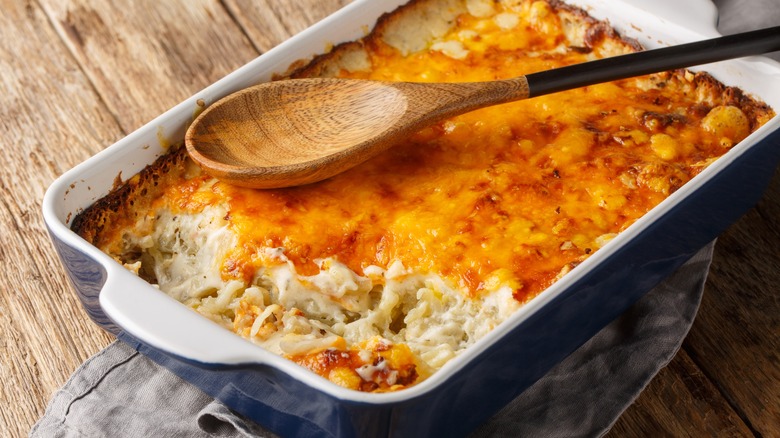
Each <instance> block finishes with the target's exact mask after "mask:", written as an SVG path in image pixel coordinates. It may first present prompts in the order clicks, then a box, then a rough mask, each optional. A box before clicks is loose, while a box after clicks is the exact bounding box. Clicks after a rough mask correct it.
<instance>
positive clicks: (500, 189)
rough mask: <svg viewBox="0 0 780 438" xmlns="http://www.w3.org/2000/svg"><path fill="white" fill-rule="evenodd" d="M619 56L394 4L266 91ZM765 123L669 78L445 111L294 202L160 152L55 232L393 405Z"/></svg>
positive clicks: (702, 83) (595, 34) (422, 3)
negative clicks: (72, 234)
mask: <svg viewBox="0 0 780 438" xmlns="http://www.w3.org/2000/svg"><path fill="white" fill-rule="evenodd" d="M636 50H640V47H639V46H638V44H636V43H635V42H633V41H629V40H626V39H623V38H621V37H620V36H619V35H618V34H617V33H616V32H615V31H614V30H612V29H611V28H610V27H609V26H608V24H607V23H605V22H601V21H597V20H595V19H593V18H591V17H589V16H588V15H587V14H586V13H585V12H583V11H582V10H580V9H576V8H574V7H571V6H568V5H566V4H565V3H563V2H560V1H556V0H416V1H412V2H411V3H409V4H407V5H405V6H403V7H401V8H399V9H398V10H396V11H395V12H393V13H391V14H388V15H386V16H384V17H383V18H382V19H381V20H380V22H379V23H378V24H377V25H376V27H375V28H374V29H373V31H371V33H370V34H368V35H367V36H366V37H365V38H363V39H361V40H359V41H355V42H351V43H347V44H342V45H339V46H337V47H335V48H334V49H333V50H332V51H330V53H328V54H325V55H323V56H320V57H317V58H315V59H313V60H311V61H308V62H306V63H303V62H302V63H301V64H300V65H298V66H294V67H292V68H291V70H290V72H288V73H287V74H286V75H285V76H286V77H312V76H339V77H353V78H364V79H373V80H382V81H431V82H434V81H438V82H448V81H449V82H453V81H483V80H492V79H499V78H508V77H513V76H518V75H522V74H528V73H532V72H536V71H540V70H545V69H551V68H555V67H558V66H563V65H567V64H573V63H580V62H585V61H588V60H592V59H596V58H602V57H608V56H613V55H618V54H623V53H627V52H631V51H636ZM304 64H305V65H304ZM772 116H773V112H772V110H771V109H770V108H769V107H767V106H766V105H765V104H763V103H761V102H758V101H756V100H754V99H752V98H751V97H750V96H747V95H746V94H744V93H742V92H741V91H740V90H738V89H736V88H731V87H727V86H724V85H722V84H720V83H719V82H717V81H716V80H714V79H713V78H712V77H711V76H709V75H708V74H706V73H691V72H689V71H684V70H680V71H674V72H667V73H662V74H655V75H649V76H644V77H640V78H637V79H629V80H621V81H617V82H613V83H607V84H602V85H594V86H589V87H585V88H582V89H577V90H572V91H567V92H562V93H558V94H554V95H549V96H544V97H539V98H534V99H530V100H526V101H521V102H517V103H511V104H505V105H500V106H495V107H491V108H486V109H482V110H479V111H475V112H472V113H468V114H465V115H462V116H459V117H455V118H452V119H450V120H447V121H444V122H442V123H439V124H438V125H435V126H432V127H430V128H426V129H424V130H422V131H420V132H418V133H416V134H415V135H413V136H411V137H410V138H408V139H407V140H405V141H403V142H401V143H400V144H398V145H397V146H396V147H394V148H392V149H390V150H388V151H387V152H385V153H383V154H382V155H380V156H377V157H375V158H373V159H371V160H369V161H368V162H366V163H364V164H362V165H360V166H358V167H356V168H353V169H351V170H349V171H347V172H346V173H344V174H341V175H338V176H335V177H333V178H330V179H328V180H326V181H323V182H320V183H316V184H311V185H307V186H302V187H295V188H287V189H275V190H252V189H245V188H240V187H235V186H231V185H229V184H226V183H223V182H220V181H219V180H216V179H214V178H212V177H210V176H209V175H207V174H206V173H204V172H202V171H201V169H200V168H198V167H197V165H195V164H194V163H193V162H192V161H191V160H190V159H189V158H188V156H187V154H186V151H185V149H184V148H183V147H173V148H171V149H170V150H169V151H168V153H166V154H165V155H163V156H162V157H160V158H159V159H158V160H157V161H156V162H155V163H154V164H152V165H150V166H149V167H148V168H146V169H145V170H144V171H142V172H141V173H140V174H138V175H135V176H133V177H131V178H130V179H128V180H127V181H125V182H124V183H122V184H121V185H120V186H119V187H117V188H116V189H115V190H114V191H113V192H112V193H110V194H109V195H107V196H106V197H105V198H103V199H101V200H99V201H98V202H96V203H95V204H94V205H93V206H91V207H90V208H88V209H87V210H85V211H84V212H82V213H81V214H80V215H78V216H77V217H76V218H75V219H74V221H73V223H72V227H73V229H74V230H75V231H76V232H77V233H78V234H80V235H81V236H83V237H84V238H85V239H86V240H88V241H90V242H91V243H92V244H94V245H96V246H97V247H98V248H100V249H101V250H102V251H104V252H106V253H107V254H109V255H111V256H112V257H113V258H115V259H116V260H117V261H118V262H119V263H122V264H123V265H125V266H126V267H127V268H128V269H131V270H133V271H134V272H136V273H137V274H138V275H139V276H141V277H143V278H144V279H146V280H148V281H149V282H150V283H151V284H153V285H156V286H157V287H158V288H159V289H160V290H161V291H162V292H164V293H166V294H168V295H170V296H172V297H174V298H176V299H177V300H179V301H181V302H182V303H184V304H185V305H187V306H189V307H191V308H192V309H193V310H194V311H196V312H199V313H200V314H202V315H204V316H205V317H207V318H210V319H211V320H213V321H214V322H215V323H217V324H219V325H221V326H223V327H225V328H226V329H228V330H231V331H234V332H235V333H237V334H238V335H240V336H242V337H244V338H246V339H247V340H249V341H251V342H253V343H256V344H258V345H260V346H262V347H263V348H266V349H268V350H270V351H272V352H275V353H277V354H280V355H282V356H284V357H286V358H289V359H290V360H292V361H294V362H296V363H298V364H300V365H302V366H304V367H306V368H308V369H310V370H312V371H313V372H315V373H317V374H319V375H321V376H323V377H325V378H327V379H329V380H330V381H332V382H334V383H336V384H338V385H343V386H345V387H348V388H353V389H356V390H360V391H393V390H398V389H402V388H405V387H409V386H411V385H414V384H416V383H419V382H421V381H422V380H424V379H425V378H426V377H428V376H430V375H431V374H432V373H434V372H435V371H436V370H437V369H439V368H441V367H442V366H443V365H444V364H445V363H447V362H448V361H449V360H451V359H452V358H454V357H456V356H457V355H458V354H459V353H460V352H461V351H463V350H464V349H466V348H468V347H469V346H470V345H472V344H473V343H474V342H475V341H477V340H478V339H480V338H481V337H483V336H484V335H485V334H486V333H488V332H490V331H491V330H493V329H494V328H495V327H496V326H497V325H498V324H500V323H501V322H502V321H504V320H505V319H506V318H507V317H508V316H510V315H512V313H513V312H515V310H516V309H518V308H519V307H520V306H522V305H523V304H524V303H526V302H528V301H529V300H531V299H533V298H534V297H535V296H537V295H538V294H539V293H541V292H542V291H543V290H544V289H545V288H547V287H548V286H550V285H551V284H552V283H553V282H555V281H556V280H557V279H559V278H561V277H562V276H564V275H566V274H567V272H569V271H570V270H571V269H573V268H574V267H576V266H577V264H579V263H581V262H582V261H583V260H585V259H586V258H587V257H589V255H591V254H593V253H594V252H595V251H598V250H599V248H601V247H602V246H604V245H605V244H606V243H607V242H609V241H610V239H612V238H614V237H615V236H616V235H617V234H619V233H620V232H621V231H623V230H625V229H626V227H628V226H630V225H631V224H632V223H633V222H635V221H636V220H637V219H638V218H640V217H641V216H642V215H644V214H645V213H646V212H647V211H648V210H650V209H652V208H653V207H654V206H655V205H657V204H658V203H659V202H661V201H662V200H663V199H665V198H666V197H667V196H669V195H670V194H671V193H673V192H674V191H675V190H677V189H679V188H680V187H681V186H682V185H683V184H685V183H686V182H687V181H689V180H690V179H691V178H693V177H694V176H696V175H697V174H698V173H699V172H701V171H702V169H704V168H705V167H707V166H708V165H709V164H710V163H712V162H713V161H714V160H717V159H718V157H720V156H722V155H723V154H724V153H726V152H728V151H729V149H730V148H731V147H732V146H733V145H735V144H736V143H738V142H739V141H741V140H742V139H743V138H745V137H746V136H747V135H749V134H750V133H751V132H752V131H754V130H755V129H756V128H758V127H759V126H760V125H761V124H763V123H764V122H766V121H767V120H769V118H771V117H772ZM616 293H617V292H616Z"/></svg>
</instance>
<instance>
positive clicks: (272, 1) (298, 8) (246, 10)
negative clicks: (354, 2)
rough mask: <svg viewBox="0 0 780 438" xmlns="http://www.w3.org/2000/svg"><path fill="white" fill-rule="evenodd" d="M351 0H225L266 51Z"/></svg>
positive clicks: (253, 40) (246, 30)
mask: <svg viewBox="0 0 780 438" xmlns="http://www.w3.org/2000/svg"><path fill="white" fill-rule="evenodd" d="M350 1H351V0H295V1H276V0H259V1H258V0H225V6H226V7H227V8H228V10H230V11H231V13H232V14H233V16H234V17H235V19H236V21H237V22H238V23H239V24H240V25H241V27H242V28H243V29H244V32H246V34H247V35H248V36H249V38H250V39H251V40H252V42H253V43H254V45H255V47H256V48H257V50H258V51H260V52H266V51H268V50H269V49H271V48H273V47H274V46H276V45H278V44H279V43H281V42H282V41H284V40H286V39H288V38H290V37H291V36H293V35H295V34H297V33H298V32H300V31H302V30H304V29H306V28H307V27H309V26H311V25H312V24H314V23H316V22H317V21H319V20H321V19H323V18H325V17H327V16H328V15H330V14H331V13H333V12H334V11H336V10H337V9H339V8H340V7H342V6H345V5H346V4H348V3H350ZM323 48H324V45H323Z"/></svg>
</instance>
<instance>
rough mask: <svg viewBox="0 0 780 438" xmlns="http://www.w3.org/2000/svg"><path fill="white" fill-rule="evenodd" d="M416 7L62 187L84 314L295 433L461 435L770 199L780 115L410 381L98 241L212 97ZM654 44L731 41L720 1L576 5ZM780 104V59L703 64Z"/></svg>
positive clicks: (334, 22) (141, 140) (256, 65)
mask: <svg viewBox="0 0 780 438" xmlns="http://www.w3.org/2000/svg"><path fill="white" fill-rule="evenodd" d="M405 1H406V0H381V1H380V0H356V1H355V2H354V3H351V4H350V5H348V6H347V7H345V8H344V9H342V10H341V11H338V12H337V13H335V14H334V15H332V16H331V17H329V18H327V19H325V20H324V21H322V22H320V23H318V24H316V25H315V26H313V27H311V28H310V29H308V30H306V31H304V32H302V33H301V34H299V35H297V36H296V37H294V38H292V39H291V40H289V41H287V42H285V43H283V44H281V45H280V46H278V47H277V48H275V49H273V50H271V51H269V52H268V53H266V54H264V55H263V56H261V57H259V58H257V59H256V60H254V61H252V62H250V63H248V64H247V65H245V66H244V67H242V68H240V69H238V70H237V71H235V72H234V73H232V74H230V75H229V76H227V77H225V78H224V79H222V80H220V81H218V82H216V83H215V84H213V85H212V86H210V87H208V88H206V89H205V90H203V91H201V92H199V93H197V94H196V95H194V96H192V97H191V98H189V99H187V100H186V101H184V102H182V103H181V104H179V105H177V106H176V107H174V108H173V109H171V110H170V111H168V112H166V113H165V114H163V115H161V116H160V117H158V118H156V119H155V120H153V121H151V122H150V123H149V124H147V125H145V126H144V127H142V128H140V129H139V130H137V131H136V132H134V133H132V134H130V135H128V136H127V137H126V138H124V139H122V140H120V141H119V142H117V143H116V144H114V145H112V146H110V147H109V148H107V149H106V150H104V151H103V152H101V153H99V154H97V155H95V156H94V157H92V158H90V159H89V160H87V161H86V162H84V163H82V164H80V165H79V166H77V167H76V168H74V169H72V170H71V171H69V172H67V173H66V174H64V175H63V176H62V177H60V178H59V179H57V180H56V181H55V182H54V183H53V184H52V185H51V187H50V188H49V190H48V191H47V193H46V195H45V198H44V202H43V213H44V218H45V222H46V224H47V226H48V228H49V231H50V235H51V238H52V241H53V242H54V245H55V247H56V249H57V251H58V253H59V255H60V257H61V259H62V262H63V265H64V266H65V269H66V271H67V273H68V275H69V277H70V279H71V281H72V283H73V285H74V289H75V290H76V292H77V294H78V295H79V298H80V299H81V301H82V303H83V305H84V308H85V310H86V312H87V313H88V314H89V315H90V317H91V318H92V319H93V320H94V321H95V322H96V323H97V324H99V325H100V326H101V327H103V328H105V329H106V330H108V331H109V332H111V333H114V334H116V335H117V336H118V337H119V338H120V339H122V340H124V341H125V342H127V343H129V344H131V345H132V346H134V347H135V348H136V349H138V350H139V351H141V352H142V353H144V354H146V355H148V356H149V357H150V358H152V359H153V360H155V361H157V362H159V363H160V364H162V365H164V366H166V367H167V368H169V369H170V370H172V371H173V372H175V373H177V374H178V375H180V376H182V377H183V378H185V379H187V380H189V381H190V382H192V383H193V384H195V385H197V386H199V387H200V388H201V389H203V390H204V391H205V392H207V393H209V394H211V395H212V396H214V397H216V398H218V399H220V400H222V401H223V402H224V403H226V404H227V405H228V406H230V407H231V408H233V409H234V410H236V411H238V412H241V413H242V414H244V415H246V416H248V417H250V418H253V419H254V420H256V421H258V422H259V423H261V424H263V425H264V426H266V427H268V428H269V429H271V430H273V431H275V432H277V433H280V434H282V435H289V436H309V435H317V436H322V435H325V436H327V435H333V436H412V435H415V436H416V435H421V436H433V435H435V436H457V435H462V434H464V433H466V432H468V431H469V430H471V429H473V428H474V427H476V426H478V425H479V424H480V423H482V422H483V421H485V420H486V419H487V418H488V417H489V416H490V415H492V414H493V413H495V412H496V411H497V410H499V409H500V408H501V407H502V406H504V405H505V404H506V403H508V402H509V401H510V400H512V399H513V398H514V397H515V396H517V395H518V394H520V393H521V392H522V391H523V390H524V389H525V388H527V387H528V386H530V385H531V384H532V383H533V382H535V381H536V380H537V379H539V378H540V377H541V376H542V375H544V373H545V372H546V371H547V370H549V369H550V368H551V367H553V366H554V365H555V364H556V363H558V362H559V361H560V360H562V359H563V358H564V357H566V356H567V355H568V354H569V353H571V352H572V351H574V350H575V349H576V348H577V347H578V346H580V345H581V344H582V343H584V342H585V341H587V340H588V339H589V338H590V337H591V336H593V335H594V334H595V333H596V332H597V331H598V330H599V329H601V328H602V327H603V326H605V325H606V324H608V323H609V322H610V321H611V320H613V319H614V318H615V317H616V316H618V315H619V314H621V313H622V312H623V311H624V310H625V309H627V308H628V307H629V306H630V305H631V304H632V303H634V302H635V301H636V300H637V299H639V298H640V297H641V296H642V295H643V294H644V293H645V292H647V291H648V290H650V289H651V288H652V287H653V286H654V285H656V284H657V283H659V282H660V281H661V280H662V279H663V278H664V277H665V276H667V275H668V274H669V273H671V272H672V271H673V270H674V269H675V268H676V267H678V266H679V265H680V264H682V263H683V262H684V261H685V260H687V259H688V258H689V257H690V256H691V255H692V254H694V253H695V252H696V251H697V250H698V249H699V248H701V247H702V246H704V245H705V244H706V243H708V242H710V241H711V240H712V239H713V238H715V237H716V236H717V235H718V234H719V233H720V232H722V231H723V230H724V229H725V228H726V227H727V226H728V225H730V224H731V223H732V222H734V221H735V220H736V219H737V218H738V217H739V216H741V215H742V214H743V213H744V212H745V211H747V210H748V209H749V208H750V207H751V206H753V205H754V204H755V203H756V202H757V201H758V199H759V198H760V196H761V194H762V192H763V190H764V189H765V187H766V185H767V183H768V181H769V178H770V177H771V175H772V173H773V171H774V169H775V167H776V165H777V163H778V161H779V160H780V147H777V143H780V133H779V130H778V127H780V119H779V118H778V117H775V118H774V119H772V120H771V121H770V122H769V123H768V124H766V125H765V126H763V127H762V128H761V129H759V130H758V131H757V132H755V133H754V134H752V135H751V136H750V137H748V138H747V139H746V140H744V141H743V142H742V143H741V144H739V145H738V146H736V147H734V148H733V149H732V150H731V151H730V152H728V153H727V154H726V156H724V157H723V158H722V159H720V160H718V161H717V162H716V163H714V164H713V165H711V166H710V167H709V168H707V169H706V170H705V171H704V172H703V173H701V174H700V175H699V176H697V177H696V178H695V179H694V180H693V181H691V182H690V183H688V184H687V185H685V186H684V187H683V188H682V189H680V190H678V191H677V192H675V193H674V194H673V195H672V196H670V197H669V198H668V199H667V200H666V201H664V202H663V203H662V204H661V205H659V206H658V207H657V208H655V209H654V210H653V211H651V212H650V213H649V214H647V215H646V216H645V217H643V218H642V219H641V220H639V221H637V222H636V223H635V224H634V225H632V226H631V227H630V228H629V229H628V230H626V231H625V232H623V233H622V234H620V235H619V236H618V237H617V238H615V239H614V240H612V241H611V242H610V243H609V244H608V245H606V246H605V247H604V248H602V249H601V250H600V251H598V252H597V253H596V254H594V255H593V256H592V257H590V258H589V259H588V260H586V261H585V262H584V263H582V264H581V265H579V266H578V267H577V268H575V269H574V270H573V271H572V272H570V273H569V274H568V275H566V276H565V277H564V278H563V279H562V280H560V281H559V282H557V283H556V284H554V285H553V286H552V287H550V288H549V289H548V290H546V291H544V292H543V293H542V294H540V295H539V296H538V297H536V298H535V299H533V300H532V301H531V302H530V303H529V304H527V305H526V306H524V307H523V308H522V309H521V310H520V311H518V312H517V313H516V314H515V315H513V316H512V317H511V318H510V319H509V320H507V321H506V322H505V323H503V324H502V325H500V326H499V327H498V328H497V329H496V330H495V331H493V332H492V333H490V334H489V335H488V336H486V337H485V338H483V339H481V340H480V341H479V342H477V343H476V344H475V345H474V346H473V347H472V348H471V349H470V350H468V351H467V352H466V353H464V354H462V355H461V356H459V357H457V358H456V359H454V360H452V361H451V362H450V363H448V364H447V365H446V366H444V368H442V369H441V370H440V371H439V372H437V373H436V374H435V375H434V376H432V377H431V378H429V379H428V380H426V381H424V382H422V383H421V384H419V385H417V386H414V387H412V388H409V389H406V390H403V391H399V392H395V393H385V394H371V393H360V392H356V391H352V390H348V389H344V388H341V387H339V386H337V385H335V384H332V383H331V382H328V381H327V380H325V379H323V378H320V377H319V376H316V375H314V374H313V373H310V372H309V371H307V370H304V369H303V368H301V367H299V366H297V365H295V364H294V363H292V362H290V361H287V360H285V359H283V358H281V357H279V356H276V355H274V354H270V353H268V352H266V351H264V350H262V349H261V348H259V347H257V346H255V345H254V344H251V343H249V342H248V341H245V340H243V339H242V338H240V337H238V336H236V335H234V334H232V333H230V332H228V331H227V330H224V329H222V328H220V327H218V326H217V325H215V324H213V323H211V322H210V321H208V320H206V319H205V318H203V317H201V316H200V315H198V314H196V313H195V312H193V311H191V310H190V309H188V308H186V307H185V306H183V305H181V304H180V303H178V302H176V301H175V300H173V299H172V298H170V297H168V296H167V295H165V294H163V293H161V292H159V291H158V290H157V289H155V288H154V287H152V286H150V285H149V284H148V283H146V282H144V281H143V280H141V279H140V278H138V277H136V276H135V275H133V274H132V273H130V272H129V271H127V270H125V269H124V268H123V267H122V266H120V265H119V264H117V263H116V262H114V261H113V260H112V259H111V258H110V257H108V256H107V255H105V254H103V253H102V252H100V251H99V250H98V249H96V248H95V247H93V246H91V245H89V244H87V243H86V242H85V241H84V240H83V239H81V238H80V237H78V236H77V235H76V234H75V233H73V232H72V231H71V230H70V229H69V225H70V221H71V219H72V218H73V217H74V216H75V215H77V214H78V213H79V212H80V211H82V210H83V209H84V208H86V207H87V206H89V205H90V204H91V203H93V202H94V201H95V200H97V199H98V198H100V197H102V196H104V195H105V194H106V193H108V192H109V190H111V188H112V187H113V186H114V181H115V178H116V176H117V175H122V176H123V177H128V176H130V175H133V174H135V173H137V172H138V171H140V170H141V169H142V168H144V167H145V166H147V165H148V164H150V163H151V162H152V161H153V160H154V159H155V158H157V157H158V156H160V155H161V154H163V153H164V152H165V147H164V145H161V144H160V141H159V138H160V137H161V136H162V137H164V138H166V139H167V140H168V141H169V142H177V141H180V140H181V139H182V138H183V134H184V131H185V129H186V127H187V126H188V124H189V123H190V122H191V121H192V118H193V113H194V112H195V110H196V109H197V108H198V101H202V102H205V103H206V104H209V103H211V102H214V101H215V100H217V99H219V98H220V97H222V96H225V95H227V94H229V93H231V92H234V91H237V90H239V89H242V88H245V87H247V86H250V85H253V84H255V83H258V82H262V81H267V80H269V79H270V78H271V76H272V75H273V74H276V73H283V72H285V71H286V70H287V68H288V66H289V65H290V64H292V63H293V62H295V61H298V60H300V59H309V58H311V57H312V56H313V55H316V54H319V53H320V52H321V51H322V50H323V49H324V47H325V44H324V43H323V42H327V43H332V44H337V43H340V42H344V41H349V40H354V39H356V38H359V37H361V36H363V35H364V33H365V29H366V26H368V27H371V26H372V25H373V24H374V22H375V21H376V19H377V18H378V17H379V16H380V15H381V14H383V13H385V12H388V11H391V10H393V9H395V8H396V7H397V6H399V5H400V4H403V3H405ZM570 3H572V4H575V5H578V6H581V7H583V8H584V9H586V10H587V11H589V12H590V13H591V14H592V15H593V16H594V17H596V18H599V19H608V20H609V22H610V23H611V24H612V25H613V26H614V27H615V28H616V29H617V30H618V31H619V32H620V33H621V34H623V35H625V36H628V37H631V38H634V39H636V40H638V41H639V42H640V43H641V44H643V45H644V46H645V47H647V48H653V47H658V46H665V45H672V44H679V43H683V42H689V41H694V40H699V39H703V38H709V37H714V36H718V33H717V31H716V30H715V27H714V26H715V23H716V10H715V8H714V6H713V5H712V4H711V3H710V2H709V1H708V0H688V1H686V2H679V1H676V0H654V1H653V2H649V1H646V0H622V1H618V0H572V1H570ZM702 69H704V70H707V71H709V72H710V73H711V74H713V75H714V76H715V77H716V78H717V79H719V80H721V81H722V82H724V83H726V84H728V85H736V86H739V87H741V88H743V89H744V90H745V91H747V92H748V93H751V94H754V95H756V96H758V97H759V98H760V99H762V100H764V101H765V102H767V103H769V104H770V105H771V106H772V107H774V108H780V65H778V64H777V63H775V62H773V61H771V60H768V59H764V58H749V59H742V60H735V61H729V62H722V63H717V64H711V65H708V66H704V67H702Z"/></svg>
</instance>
